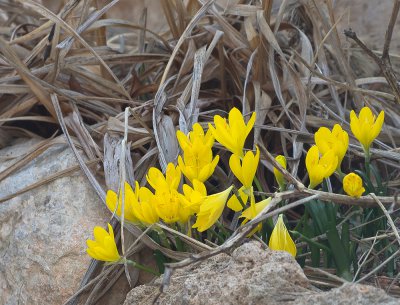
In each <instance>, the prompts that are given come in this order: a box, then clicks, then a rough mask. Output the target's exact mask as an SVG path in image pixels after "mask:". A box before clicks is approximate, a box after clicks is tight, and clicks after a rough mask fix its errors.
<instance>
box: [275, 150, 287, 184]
mask: <svg viewBox="0 0 400 305" xmlns="http://www.w3.org/2000/svg"><path fill="white" fill-rule="evenodd" d="M275 160H276V161H277V162H278V163H279V164H280V165H281V166H282V167H283V168H284V169H286V166H287V162H286V158H285V156H282V155H278V156H276V157H275ZM274 176H275V179H276V182H278V185H279V189H280V190H281V191H284V190H285V188H286V181H285V177H283V175H282V173H281V172H280V171H279V170H278V169H277V168H276V167H274Z"/></svg>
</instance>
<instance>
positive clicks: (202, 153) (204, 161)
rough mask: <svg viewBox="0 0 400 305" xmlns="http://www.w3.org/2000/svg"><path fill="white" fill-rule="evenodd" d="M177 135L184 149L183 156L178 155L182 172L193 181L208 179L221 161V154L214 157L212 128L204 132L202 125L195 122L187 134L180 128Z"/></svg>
mask: <svg viewBox="0 0 400 305" xmlns="http://www.w3.org/2000/svg"><path fill="white" fill-rule="evenodd" d="M176 136H177V138H178V142H179V145H180V147H181V148H182V150H183V158H182V156H178V164H179V168H180V169H181V171H182V173H183V174H184V175H185V177H186V178H188V179H189V180H190V181H191V182H193V180H194V179H196V180H199V181H200V182H204V181H206V180H207V179H208V178H209V177H210V176H211V175H212V174H213V172H214V170H215V167H216V166H217V164H218V161H219V156H216V157H215V158H214V159H213V152H212V146H213V145H214V137H213V135H212V132H211V130H208V131H207V133H206V134H204V130H203V128H202V127H201V125H200V124H199V123H195V124H194V125H193V130H192V131H191V132H189V134H188V135H187V136H186V135H185V134H184V133H183V132H181V131H180V130H178V131H177V133H176Z"/></svg>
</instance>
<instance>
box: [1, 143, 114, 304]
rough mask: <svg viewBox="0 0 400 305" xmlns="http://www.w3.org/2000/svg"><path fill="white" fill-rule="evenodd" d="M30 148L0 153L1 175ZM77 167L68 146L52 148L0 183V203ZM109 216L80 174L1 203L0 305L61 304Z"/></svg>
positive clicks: (81, 272)
mask: <svg viewBox="0 0 400 305" xmlns="http://www.w3.org/2000/svg"><path fill="white" fill-rule="evenodd" d="M36 141H37V140H36ZM34 144H35V140H30V141H24V142H21V143H19V144H17V145H14V146H12V147H7V148H4V149H2V150H0V172H1V171H3V170H4V169H5V168H7V167H8V166H9V165H10V164H11V163H13V162H14V160H13V159H11V158H12V157H16V156H19V155H22V154H24V153H26V152H27V151H28V150H29V149H31V148H32V145H34ZM76 164H77V163H76V161H75V157H74V155H73V153H72V151H71V150H70V149H69V148H67V146H66V145H57V146H54V147H52V148H50V149H48V150H47V151H46V152H44V153H43V154H42V155H40V156H39V157H37V158H36V159H34V160H33V161H31V162H30V163H29V164H27V165H26V166H24V167H23V168H22V169H20V170H19V171H18V172H16V173H13V174H12V175H11V176H9V177H7V178H6V179H4V180H3V181H1V182H0V198H3V197H5V196H7V195H10V194H13V193H15V192H16V191H18V190H21V189H23V188H24V187H26V186H28V185H30V184H32V183H34V182H37V181H40V180H42V179H43V178H46V177H47V176H49V175H50V174H53V173H55V172H58V171H60V170H63V169H66V168H69V167H71V166H74V165H76ZM107 215H108V214H107V212H106V210H105V208H104V207H103V204H102V203H101V201H100V200H99V198H98V197H97V195H96V194H95V192H94V191H93V190H92V188H91V186H90V185H89V183H88V182H87V179H86V178H85V177H84V176H83V175H82V174H80V172H79V171H77V172H75V173H74V174H71V175H69V176H68V177H63V178H60V179H57V180H55V181H53V182H51V183H48V184H46V185H44V186H41V187H39V188H36V189H34V190H32V191H29V192H27V193H25V194H22V195H20V196H17V197H15V198H13V199H11V200H9V201H6V202H3V203H0V257H1V259H0V291H1V292H0V304H4V305H14V304H30V305H33V304H41V305H46V304H49V305H50V304H51V305H54V304H62V303H63V302H64V301H65V300H66V299H68V298H69V297H70V296H71V295H72V294H73V293H74V292H75V291H76V290H77V288H78V287H79V284H80V281H81V280H82V277H83V275H84V273H85V271H86V269H87V267H88V264H89V261H90V258H89V257H88V255H86V253H85V249H86V244H85V242H86V239H87V238H92V232H93V227H94V226H96V225H104V224H105V221H106V220H107Z"/></svg>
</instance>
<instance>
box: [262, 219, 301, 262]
mask: <svg viewBox="0 0 400 305" xmlns="http://www.w3.org/2000/svg"><path fill="white" fill-rule="evenodd" d="M268 246H269V248H270V249H272V250H276V251H286V252H289V253H290V254H291V255H292V256H293V257H296V254H297V249H296V244H295V243H294V241H293V239H292V238H291V237H290V235H289V232H288V230H287V229H286V226H285V223H284V222H283V216H282V214H280V215H279V216H278V221H277V222H276V225H275V227H274V229H273V230H272V233H271V237H270V239H269V244H268Z"/></svg>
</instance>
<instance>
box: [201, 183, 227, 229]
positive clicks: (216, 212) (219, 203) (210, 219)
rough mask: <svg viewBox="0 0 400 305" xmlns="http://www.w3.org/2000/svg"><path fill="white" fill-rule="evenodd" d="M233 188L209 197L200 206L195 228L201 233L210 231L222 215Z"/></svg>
mask: <svg viewBox="0 0 400 305" xmlns="http://www.w3.org/2000/svg"><path fill="white" fill-rule="evenodd" d="M232 188H233V186H231V187H229V188H227V189H226V190H225V191H222V192H220V193H217V194H213V195H209V196H207V197H206V198H205V199H204V201H203V203H202V204H201V205H200V210H199V212H198V213H197V219H196V222H195V224H194V225H193V228H197V230H198V231H199V232H203V231H205V230H207V229H209V228H210V227H211V226H212V225H213V224H214V223H215V222H216V221H217V220H218V218H219V217H220V216H221V215H222V212H223V210H224V207H225V203H226V200H227V199H228V196H229V193H230V192H231V190H232Z"/></svg>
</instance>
